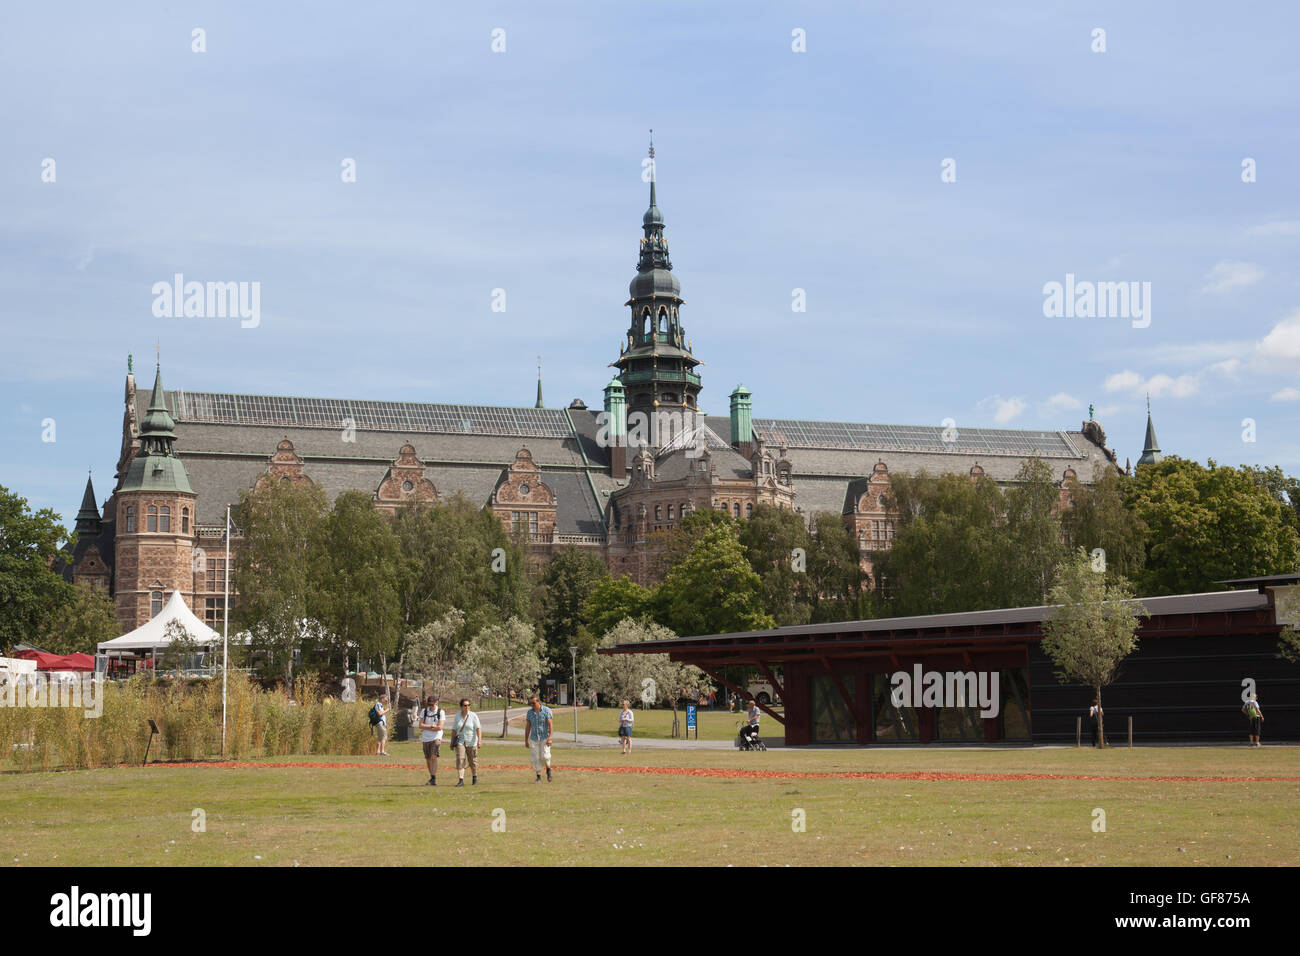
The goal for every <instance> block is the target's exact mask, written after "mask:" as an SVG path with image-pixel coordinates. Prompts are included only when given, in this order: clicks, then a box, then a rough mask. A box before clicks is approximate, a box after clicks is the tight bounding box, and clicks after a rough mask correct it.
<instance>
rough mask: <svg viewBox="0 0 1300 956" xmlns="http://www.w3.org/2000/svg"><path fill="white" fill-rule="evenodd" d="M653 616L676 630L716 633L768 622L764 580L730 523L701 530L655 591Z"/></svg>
mask: <svg viewBox="0 0 1300 956" xmlns="http://www.w3.org/2000/svg"><path fill="white" fill-rule="evenodd" d="M654 604H655V607H656V609H657V612H658V613H657V614H656V618H657V619H658V620H659V622H660V623H662V624H664V625H665V626H667V627H669V628H671V629H672V630H673V631H675V632H677V633H679V634H721V633H727V632H733V631H752V630H761V629H764V628H769V627H772V626H773V622H772V618H771V616H770V615H768V614H767V612H766V611H764V610H763V582H762V580H761V579H760V578H759V576H758V575H757V574H755V573H754V569H753V568H751V567H750V566H749V562H748V561H747V560H745V552H744V549H743V548H741V546H740V538H739V536H738V533H737V529H736V527H735V524H734V522H733V523H732V524H730V525H728V524H721V523H719V524H717V525H716V526H714V527H711V528H709V529H708V530H706V531H704V532H703V533H702V534H701V535H700V536H699V537H698V538H697V539H696V540H695V542H694V544H693V546H692V547H691V550H690V552H689V553H688V554H687V555H686V556H685V557H684V558H683V559H682V561H681V562H680V563H679V564H677V565H676V566H675V567H674V568H673V569H672V570H671V571H669V572H668V576H667V577H665V578H664V580H663V583H662V584H660V585H659V587H658V588H656V589H655V597H654Z"/></svg>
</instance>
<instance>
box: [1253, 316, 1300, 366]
mask: <svg viewBox="0 0 1300 956" xmlns="http://www.w3.org/2000/svg"><path fill="white" fill-rule="evenodd" d="M1256 352H1258V354H1259V356H1260V357H1261V358H1264V359H1300V310H1297V311H1295V312H1292V313H1291V314H1290V315H1288V316H1287V317H1286V318H1285V319H1283V320H1282V321H1281V322H1279V323H1278V324H1277V325H1275V326H1273V328H1272V329H1271V330H1270V331H1269V333H1268V335H1266V336H1264V338H1263V339H1261V340H1260V342H1259V345H1258V346H1257V347H1256Z"/></svg>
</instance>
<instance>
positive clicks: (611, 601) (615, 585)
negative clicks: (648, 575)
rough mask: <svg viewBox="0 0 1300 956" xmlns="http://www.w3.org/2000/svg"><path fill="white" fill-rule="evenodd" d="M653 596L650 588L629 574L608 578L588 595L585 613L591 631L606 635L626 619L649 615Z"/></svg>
mask: <svg viewBox="0 0 1300 956" xmlns="http://www.w3.org/2000/svg"><path fill="white" fill-rule="evenodd" d="M652 597H653V594H652V592H651V591H650V589H649V588H643V587H642V586H641V585H639V584H637V583H636V582H635V581H633V580H632V579H631V578H630V577H628V576H627V575H623V576H622V577H617V578H605V579H604V580H602V581H600V582H598V583H597V584H596V586H595V587H594V588H592V589H591V594H589V595H588V596H587V602H586V605H585V609H584V615H585V617H586V619H587V622H588V625H587V626H588V630H589V631H591V633H593V634H604V633H605V632H606V631H608V630H609V629H610V628H612V627H613V626H614V625H615V624H617V623H618V622H619V621H622V620H625V619H626V618H635V619H637V620H639V619H641V618H645V617H649V616H650V615H651V614H652Z"/></svg>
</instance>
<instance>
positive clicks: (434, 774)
mask: <svg viewBox="0 0 1300 956" xmlns="http://www.w3.org/2000/svg"><path fill="white" fill-rule="evenodd" d="M446 716H447V715H446V714H445V713H443V711H442V708H440V707H439V706H438V695H437V694H431V695H430V696H429V697H428V699H426V700H425V702H424V707H422V708H421V709H420V716H419V718H418V719H419V723H420V743H421V744H423V746H424V763H425V765H426V766H427V767H428V768H429V782H428V783H427V784H425V786H429V787H436V786H437V785H438V756H439V752H440V751H441V750H442V723H443V720H444V719H445V718H446Z"/></svg>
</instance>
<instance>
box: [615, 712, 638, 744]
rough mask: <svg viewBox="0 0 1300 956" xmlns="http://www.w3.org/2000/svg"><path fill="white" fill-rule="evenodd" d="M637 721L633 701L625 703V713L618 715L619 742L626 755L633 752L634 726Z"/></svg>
mask: <svg viewBox="0 0 1300 956" xmlns="http://www.w3.org/2000/svg"><path fill="white" fill-rule="evenodd" d="M635 720H636V717H635V715H633V713H632V703H631V701H627V700H625V701H623V711H622V713H620V714H619V715H618V742H619V743H620V744H622V745H623V753H624V754H625V755H626V754H630V753H631V752H632V724H633V722H634V721H635Z"/></svg>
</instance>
